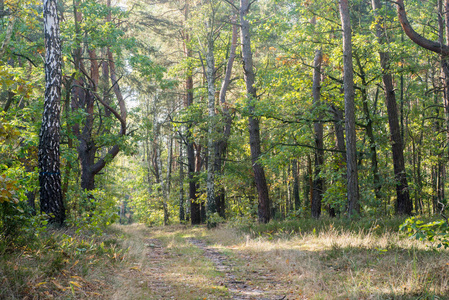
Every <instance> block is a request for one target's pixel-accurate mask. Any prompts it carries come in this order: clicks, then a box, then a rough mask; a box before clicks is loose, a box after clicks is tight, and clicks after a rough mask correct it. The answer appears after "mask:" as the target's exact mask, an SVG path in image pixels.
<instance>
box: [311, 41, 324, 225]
mask: <svg viewBox="0 0 449 300" xmlns="http://www.w3.org/2000/svg"><path fill="white" fill-rule="evenodd" d="M322 62H323V54H322V52H321V50H316V51H315V59H314V62H313V67H314V71H313V86H312V91H313V106H314V109H315V110H318V111H320V110H321V107H320V106H321V101H320V98H321V95H320V90H321V63H322ZM321 119H322V114H321V112H320V113H319V115H318V117H317V121H318V122H315V124H314V131H315V174H314V179H313V195H312V217H314V218H316V219H318V218H319V217H320V215H321V200H322V198H323V178H322V177H321V175H320V172H321V168H322V167H323V164H324V149H323V148H324V142H323V124H322V123H321Z"/></svg>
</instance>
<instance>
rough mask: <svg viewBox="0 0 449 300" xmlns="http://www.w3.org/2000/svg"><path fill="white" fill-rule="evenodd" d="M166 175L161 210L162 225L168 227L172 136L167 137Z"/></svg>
mask: <svg viewBox="0 0 449 300" xmlns="http://www.w3.org/2000/svg"><path fill="white" fill-rule="evenodd" d="M167 148H168V151H167V174H166V176H165V182H164V188H163V195H162V196H163V208H164V225H168V222H169V218H170V212H169V211H168V202H169V200H170V181H171V172H172V157H173V136H169V138H168V145H167Z"/></svg>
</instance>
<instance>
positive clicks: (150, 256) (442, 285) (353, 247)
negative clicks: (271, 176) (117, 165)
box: [0, 221, 449, 300]
mask: <svg viewBox="0 0 449 300" xmlns="http://www.w3.org/2000/svg"><path fill="white" fill-rule="evenodd" d="M365 223H366V222H365ZM365 223H363V224H365ZM270 224H271V223H270ZM323 224H325V223H323V222H322V221H320V222H319V223H318V222H316V221H310V224H309V225H310V226H309V228H308V229H304V227H301V230H300V231H289V230H287V228H288V226H286V224H285V223H278V225H275V227H262V226H260V225H256V227H257V226H258V227H257V228H255V227H253V229H251V230H242V229H240V230H237V229H235V228H231V227H230V226H226V225H222V226H220V227H218V228H215V229H212V230H208V229H207V228H206V227H205V226H195V227H192V226H184V225H176V226H166V227H146V226H144V225H138V224H135V225H124V226H121V225H113V226H112V228H110V229H108V231H107V233H106V234H102V235H100V236H92V235H88V234H77V233H76V232H75V231H73V230H71V229H65V230H53V231H50V232H49V233H48V235H49V236H48V237H47V239H45V240H43V241H44V242H42V243H41V244H40V246H39V247H37V246H36V247H35V248H26V247H25V248H23V249H22V250H19V249H17V250H16V251H14V252H4V254H3V256H0V299H29V300H31V299H116V300H127V299H129V300H135V299H136V300H137V299H179V300H189V299H192V300H197V299H198V300H203V299H257V300H263V299H270V300H275V299H289V300H293V299H449V251H448V250H441V249H440V250H436V249H435V248H432V247H429V246H430V245H429V244H428V243H424V242H420V241H416V240H410V239H409V238H407V237H406V236H404V235H402V234H398V232H397V231H391V230H389V229H387V228H386V227H384V226H379V225H375V224H374V225H370V224H369V223H368V226H367V228H369V229H367V230H366V229H364V230H359V231H357V230H355V231H354V230H352V229H351V230H350V229H347V227H346V226H347V225H344V226H341V227H338V229H337V225H336V224H334V223H332V222H328V223H327V225H325V226H324V225H323ZM333 224H334V225H335V226H334V225H333ZM269 226H271V225H269ZM276 226H277V227H276ZM301 226H303V224H302V225H301ZM320 226H321V227H320ZM390 227H392V228H397V226H396V225H394V226H390ZM342 228H344V229H342Z"/></svg>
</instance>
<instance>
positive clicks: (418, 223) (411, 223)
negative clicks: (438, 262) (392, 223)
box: [399, 217, 449, 248]
mask: <svg viewBox="0 0 449 300" xmlns="http://www.w3.org/2000/svg"><path fill="white" fill-rule="evenodd" d="M399 229H400V230H401V231H405V232H407V233H408V235H409V236H410V237H411V238H416V239H418V240H427V241H429V242H431V243H433V244H434V245H436V247H437V248H441V247H444V248H448V247H449V223H448V221H447V220H437V221H432V222H427V223H426V222H424V221H422V220H419V219H418V218H416V217H411V218H408V219H407V220H405V222H404V223H402V225H401V226H400V227H399Z"/></svg>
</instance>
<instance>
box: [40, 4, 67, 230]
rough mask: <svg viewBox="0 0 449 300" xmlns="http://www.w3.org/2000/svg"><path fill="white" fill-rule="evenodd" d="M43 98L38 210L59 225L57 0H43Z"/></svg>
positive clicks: (61, 215)
mask: <svg viewBox="0 0 449 300" xmlns="http://www.w3.org/2000/svg"><path fill="white" fill-rule="evenodd" d="M44 37H45V50H46V52H45V100H44V112H43V116H42V127H41V130H40V133H39V152H38V160H39V184H40V203H41V211H42V212H44V213H46V214H47V215H48V216H49V220H50V222H52V223H55V224H59V225H62V224H63V223H64V220H65V208H64V203H63V201H62V190H61V173H60V150H59V142H60V133H59V129H60V100H61V80H62V73H61V72H62V71H61V64H62V61H61V59H62V57H61V41H60V30H59V19H58V10H57V2H56V0H45V1H44Z"/></svg>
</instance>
